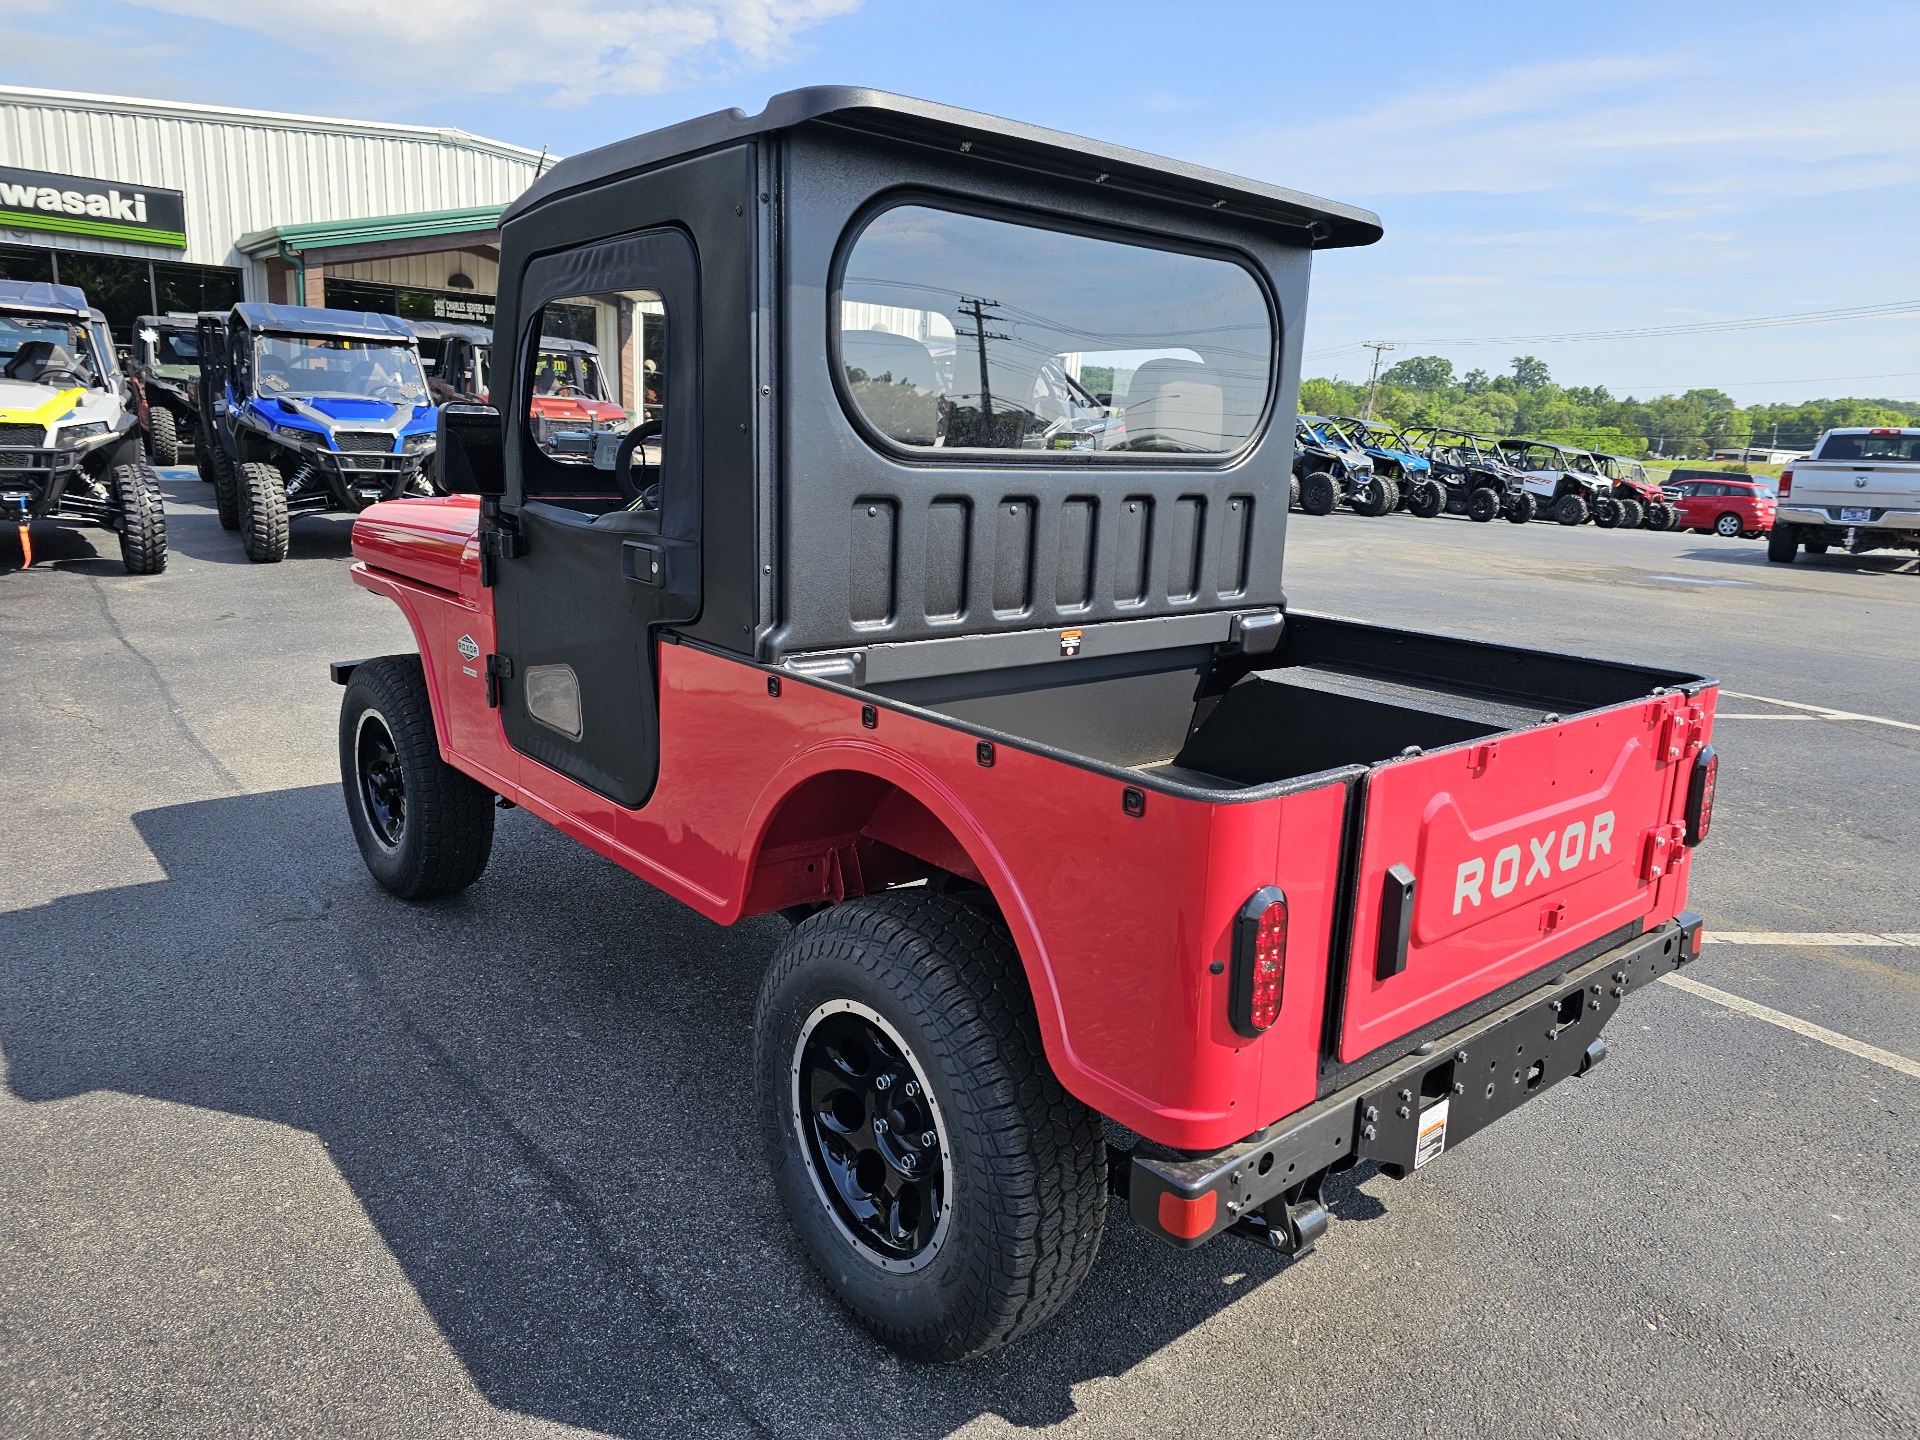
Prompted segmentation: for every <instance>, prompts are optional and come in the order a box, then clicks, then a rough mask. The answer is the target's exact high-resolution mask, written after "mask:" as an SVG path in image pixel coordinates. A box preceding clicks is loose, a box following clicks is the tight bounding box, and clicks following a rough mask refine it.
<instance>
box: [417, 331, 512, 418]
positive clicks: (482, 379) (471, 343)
mask: <svg viewBox="0 0 1920 1440" xmlns="http://www.w3.org/2000/svg"><path fill="white" fill-rule="evenodd" d="M407 324H408V325H409V326H410V327H411V328H412V330H413V337H414V339H415V340H417V341H418V342H419V344H420V364H421V366H422V367H423V368H424V369H425V370H426V372H427V389H428V390H430V391H432V392H433V399H434V403H435V404H438V405H447V404H462V405H484V404H486V403H487V359H488V356H489V352H490V351H491V350H492V348H493V331H492V330H491V329H489V328H488V327H487V326H485V325H469V324H466V323H463V322H459V321H453V320H409V321H408V322H407Z"/></svg>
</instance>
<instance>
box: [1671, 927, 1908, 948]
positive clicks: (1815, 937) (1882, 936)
mask: <svg viewBox="0 0 1920 1440" xmlns="http://www.w3.org/2000/svg"><path fill="white" fill-rule="evenodd" d="M1701 939H1702V942H1703V943H1704V944H1708V945H1849V946H1851V945H1868V946H1874V945H1879V946H1886V945H1914V946H1920V935H1903V934H1896V933H1888V932H1885V931H1876V930H1709V931H1708V932H1707V933H1706V934H1705V935H1704V936H1702V937H1701Z"/></svg>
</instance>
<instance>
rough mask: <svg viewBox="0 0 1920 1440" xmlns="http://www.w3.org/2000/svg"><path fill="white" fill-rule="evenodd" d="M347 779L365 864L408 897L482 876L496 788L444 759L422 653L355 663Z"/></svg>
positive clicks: (448, 889) (343, 716) (344, 722)
mask: <svg viewBox="0 0 1920 1440" xmlns="http://www.w3.org/2000/svg"><path fill="white" fill-rule="evenodd" d="M340 783H341V788H342V789H343V790H344V791H345V794H346V801H347V820H348V823H349V824H351V825H352V827H353V838H354V839H355V841H357V842H358V843H359V846H360V854H361V857H362V858H363V859H365V861H366V862H367V869H368V870H370V871H372V872H373V878H374V879H375V880H378V881H379V882H380V883H381V885H383V886H385V887H386V888H387V889H388V890H390V891H392V892H393V893H394V894H395V895H398V896H399V897H400V898H401V899H402V900H432V899H435V898H437V897H439V896H442V895H452V894H454V893H455V892H456V891H460V890H464V889H466V888H467V886H469V885H471V884H472V883H473V882H474V881H475V880H478V879H479V878H480V872H481V871H483V870H485V869H486V868H487V858H488V856H490V855H491V854H492V853H493V794H492V792H491V791H489V790H488V789H487V788H486V787H485V786H484V785H482V784H480V783H479V781H477V780H474V779H472V778H471V777H470V776H467V775H464V774H462V773H461V772H460V771H458V770H456V769H454V768H453V767H452V766H451V765H449V764H447V762H446V761H444V760H442V759H441V758H440V742H439V740H438V738H437V737H436V736H435V734H434V729H433V702H432V700H431V699H430V698H429V697H428V694H427V677H426V672H425V670H424V669H422V667H421V663H420V657H419V656H418V655H385V656H382V657H381V658H380V659H378V660H367V661H364V662H362V663H361V664H359V665H356V666H355V667H354V670H353V674H352V675H351V676H350V677H349V678H348V680H347V690H346V694H345V695H343V696H342V697H341V700H340Z"/></svg>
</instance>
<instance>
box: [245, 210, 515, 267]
mask: <svg viewBox="0 0 1920 1440" xmlns="http://www.w3.org/2000/svg"><path fill="white" fill-rule="evenodd" d="M500 209H501V207H500V206H498V205H482V206H478V207H476V208H473V209H466V210H423V211H421V212H419V213H418V214H414V215H374V216H369V217H368V218H366V219H364V220H317V221H313V222H311V223H309V224H305V225H276V226H275V227H274V228H273V229H271V230H255V231H253V232H251V233H250V234H246V235H242V236H241V237H240V238H239V240H238V241H236V242H235V244H234V248H235V249H236V250H238V251H239V252H240V253H241V254H243V255H263V254H268V253H271V252H273V251H277V250H278V249H279V248H280V246H282V245H285V246H286V247H287V249H289V250H291V251H293V252H294V253H295V254H303V253H305V252H306V251H308V250H325V249H329V248H331V247H334V246H340V245H371V244H377V243H379V242H380V241H383V240H422V239H431V238H434V237H438V236H442V235H475V234H491V233H493V232H495V231H497V230H499V228H500Z"/></svg>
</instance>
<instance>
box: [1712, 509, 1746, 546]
mask: <svg viewBox="0 0 1920 1440" xmlns="http://www.w3.org/2000/svg"><path fill="white" fill-rule="evenodd" d="M1744 529H1745V527H1744V526H1743V525H1742V524H1741V523H1740V517H1739V516H1738V515H1736V514H1734V513H1733V512H1732V511H1731V510H1729V511H1727V512H1726V513H1725V514H1723V515H1716V516H1714V517H1713V533H1714V534H1716V535H1718V536H1719V537H1720V538H1721V539H1722V540H1738V539H1739V538H1740V535H1741V533H1742V531H1743V530H1744Z"/></svg>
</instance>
